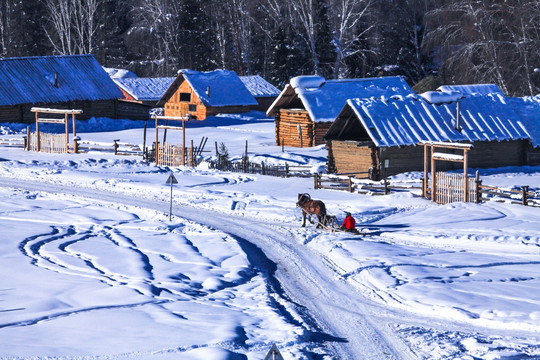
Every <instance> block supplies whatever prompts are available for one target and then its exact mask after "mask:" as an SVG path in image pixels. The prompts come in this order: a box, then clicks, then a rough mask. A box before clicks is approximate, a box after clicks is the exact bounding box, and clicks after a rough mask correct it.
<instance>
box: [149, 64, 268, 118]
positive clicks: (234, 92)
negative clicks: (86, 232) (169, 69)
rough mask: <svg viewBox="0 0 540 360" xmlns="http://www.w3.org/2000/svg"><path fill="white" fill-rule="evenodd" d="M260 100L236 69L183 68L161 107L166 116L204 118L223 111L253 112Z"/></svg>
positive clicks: (163, 99) (168, 90) (162, 101)
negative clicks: (199, 69)
mask: <svg viewBox="0 0 540 360" xmlns="http://www.w3.org/2000/svg"><path fill="white" fill-rule="evenodd" d="M257 105H258V103H257V101H256V100H255V98H254V97H253V95H251V93H250V92H249V91H248V89H247V88H246V86H245V85H244V83H243V82H242V80H240V78H239V77H238V75H237V74H236V73H235V72H234V71H228V70H214V71H209V72H200V71H194V70H189V69H184V70H180V71H179V72H178V76H177V77H176V79H174V81H173V83H172V84H171V86H169V88H168V89H167V91H166V92H165V94H164V95H163V97H162V98H161V100H160V101H159V102H158V106H160V107H163V108H164V115H165V116H186V115H189V116H191V117H192V118H193V119H197V120H204V119H206V118H207V117H209V116H213V115H217V114H220V113H223V114H231V113H242V112H247V111H251V109H252V107H254V106H257Z"/></svg>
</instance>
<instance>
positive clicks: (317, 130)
mask: <svg viewBox="0 0 540 360" xmlns="http://www.w3.org/2000/svg"><path fill="white" fill-rule="evenodd" d="M313 125H314V136H315V139H314V146H317V145H321V144H324V143H325V142H326V140H324V135H326V132H327V131H328V129H329V128H330V126H332V122H330V121H327V122H316V123H313Z"/></svg>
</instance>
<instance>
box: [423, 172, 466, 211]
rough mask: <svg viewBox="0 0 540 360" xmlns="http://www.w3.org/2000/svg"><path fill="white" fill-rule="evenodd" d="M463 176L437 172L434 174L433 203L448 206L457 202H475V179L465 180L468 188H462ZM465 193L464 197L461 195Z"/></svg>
mask: <svg viewBox="0 0 540 360" xmlns="http://www.w3.org/2000/svg"><path fill="white" fill-rule="evenodd" d="M463 176H464V175H463V174H456V173H447V172H442V171H437V172H436V174H435V183H436V184H437V186H436V187H435V194H433V201H435V202H436V203H438V204H449V203H452V202H457V201H467V202H475V201H476V182H475V178H467V180H466V181H467V183H468V186H466V187H464V186H463V184H464V182H465V181H464V178H463ZM464 191H467V193H466V195H465V194H464V193H463V192H464Z"/></svg>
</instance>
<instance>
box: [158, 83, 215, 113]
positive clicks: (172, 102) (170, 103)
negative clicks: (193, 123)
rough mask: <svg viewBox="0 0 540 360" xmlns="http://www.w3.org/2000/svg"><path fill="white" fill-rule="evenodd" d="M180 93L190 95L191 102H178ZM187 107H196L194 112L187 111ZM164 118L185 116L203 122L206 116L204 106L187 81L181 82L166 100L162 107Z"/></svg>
mask: <svg viewBox="0 0 540 360" xmlns="http://www.w3.org/2000/svg"><path fill="white" fill-rule="evenodd" d="M180 93H189V94H191V101H189V102H187V101H180ZM189 105H195V106H197V110H196V111H189ZM164 108H165V110H164V115H165V116H186V114H189V115H191V116H192V117H195V118H196V119H198V120H204V119H206V117H207V116H208V114H207V109H206V106H204V104H203V103H202V101H201V100H200V99H199V97H198V96H197V94H196V93H195V91H194V90H193V89H192V88H191V86H190V85H189V83H188V82H187V81H185V80H184V81H182V83H181V84H180V86H178V89H176V91H175V92H174V93H173V95H172V96H171V97H170V98H169V99H168V100H167V102H166V103H165V106H164Z"/></svg>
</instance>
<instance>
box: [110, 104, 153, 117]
mask: <svg viewBox="0 0 540 360" xmlns="http://www.w3.org/2000/svg"><path fill="white" fill-rule="evenodd" d="M150 109H151V107H150V106H148V105H146V104H141V103H139V102H133V101H124V100H118V107H117V113H116V117H117V119H130V120H148V119H150V115H149V110H150Z"/></svg>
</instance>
